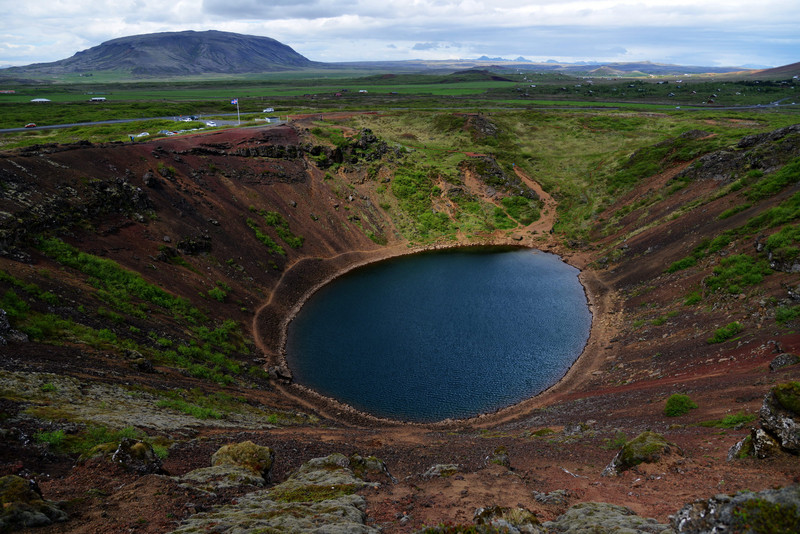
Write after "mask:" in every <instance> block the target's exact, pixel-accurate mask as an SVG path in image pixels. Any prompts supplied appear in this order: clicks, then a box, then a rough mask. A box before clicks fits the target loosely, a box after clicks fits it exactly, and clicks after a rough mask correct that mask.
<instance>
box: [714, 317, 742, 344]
mask: <svg viewBox="0 0 800 534" xmlns="http://www.w3.org/2000/svg"><path fill="white" fill-rule="evenodd" d="M742 330H744V327H743V326H742V324H741V323H739V322H738V321H734V322H732V323H728V324H726V325H725V326H723V327H721V328H717V329H716V330H714V334H713V335H712V336H711V337H710V338H708V339H707V340H706V342H707V343H708V344H710V345H713V344H715V343H724V342H725V341H728V340H729V339H731V338H733V337H734V336H736V335H737V334H738V333H739V332H741V331H742Z"/></svg>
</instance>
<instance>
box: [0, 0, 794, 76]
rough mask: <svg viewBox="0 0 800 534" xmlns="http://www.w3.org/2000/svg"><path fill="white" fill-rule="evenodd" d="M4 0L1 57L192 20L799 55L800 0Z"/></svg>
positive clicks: (661, 58)
mask: <svg viewBox="0 0 800 534" xmlns="http://www.w3.org/2000/svg"><path fill="white" fill-rule="evenodd" d="M0 9H2V12H3V17H2V18H0V65H8V64H29V63H34V62H45V61H55V60H58V59H63V58H66V57H69V56H71V55H73V54H74V53H76V52H78V51H80V50H84V49H86V48H90V47H92V46H96V45H98V44H100V43H102V42H104V41H107V40H110V39H114V38H117V37H123V36H127V35H135V34H142V33H152V32H163V31H181V30H190V29H191V30H198V31H200V30H209V29H216V30H223V31H232V32H238V33H246V34H252V35H263V36H268V37H272V38H274V39H277V40H279V41H281V42H283V43H285V44H287V45H289V46H291V47H292V48H294V49H295V50H296V51H297V52H299V53H301V54H303V55H305V56H306V57H308V58H309V59H312V60H318V61H360V60H383V59H387V60H388V59H392V60H397V59H411V58H423V59H451V58H459V57H477V56H479V55H482V54H486V55H490V56H503V57H509V58H511V57H517V56H524V57H527V58H529V59H548V58H554V59H561V60H564V61H570V60H590V59H597V60H606V61H611V60H620V61H623V60H645V59H646V60H651V61H658V62H681V63H691V64H695V65H697V64H704V65H721V64H730V61H734V60H735V61H737V64H738V63H760V64H769V65H779V64H786V63H792V62H796V61H798V60H800V57H798V52H797V51H799V50H800V34H798V32H797V29H796V28H797V27H798V25H799V24H798V23H800V2H787V1H786V0H761V1H760V2H758V4H757V5H754V4H752V2H751V1H750V0H726V1H722V0H706V1H705V2H699V1H697V0H566V1H563V0H491V1H490V0H382V1H379V0H270V1H269V2H265V1H264V0H174V1H171V2H164V1H163V0H133V1H131V2H118V1H117V0H95V1H93V2H91V3H86V2H83V1H79V0H40V1H38V2H21V1H19V0H16V1H12V0H0ZM421 44H424V46H420V45H421Z"/></svg>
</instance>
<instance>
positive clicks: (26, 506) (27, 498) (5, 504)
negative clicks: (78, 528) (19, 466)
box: [0, 475, 67, 532]
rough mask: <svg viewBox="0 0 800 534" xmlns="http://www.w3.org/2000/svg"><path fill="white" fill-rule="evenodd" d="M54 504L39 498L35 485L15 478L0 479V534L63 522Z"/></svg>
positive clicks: (13, 476)
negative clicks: (0, 533) (1, 533)
mask: <svg viewBox="0 0 800 534" xmlns="http://www.w3.org/2000/svg"><path fill="white" fill-rule="evenodd" d="M66 519H67V514H66V512H64V511H63V510H62V509H61V508H60V507H59V505H58V504H57V503H54V502H52V501H46V500H44V499H43V498H42V494H41V491H40V490H39V488H38V486H37V485H36V484H35V483H32V482H31V481H29V480H26V479H24V478H22V477H19V476H16V475H8V476H4V477H2V478H0V532H13V531H16V530H21V529H23V528H29V527H44V526H47V525H51V524H53V523H55V522H57V521H66Z"/></svg>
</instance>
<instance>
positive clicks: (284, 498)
mask: <svg viewBox="0 0 800 534" xmlns="http://www.w3.org/2000/svg"><path fill="white" fill-rule="evenodd" d="M357 489H358V486H356V485H355V484H336V485H334V486H329V485H324V486H322V485H316V484H305V485H300V486H287V485H286V484H285V483H284V484H282V485H280V486H276V487H275V488H273V489H272V491H270V493H269V495H270V497H271V498H272V499H273V500H275V501H278V502H321V501H327V500H330V499H337V498H339V497H343V496H345V495H352V494H353V493H355V492H356V490H357Z"/></svg>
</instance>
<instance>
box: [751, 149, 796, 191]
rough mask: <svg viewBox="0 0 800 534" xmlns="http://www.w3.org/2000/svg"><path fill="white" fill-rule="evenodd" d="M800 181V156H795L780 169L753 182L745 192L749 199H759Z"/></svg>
mask: <svg viewBox="0 0 800 534" xmlns="http://www.w3.org/2000/svg"><path fill="white" fill-rule="evenodd" d="M798 181H800V158H795V159H794V160H792V161H791V162H789V163H787V164H786V165H784V166H783V167H781V168H780V169H779V170H777V171H775V172H773V173H770V174H768V175H766V176H765V177H763V178H762V179H761V180H759V181H758V182H756V183H755V184H753V186H752V187H751V188H750V190H749V191H748V192H747V193H746V194H745V196H746V197H747V199H748V200H751V201H758V200H762V199H765V198H769V197H771V196H774V195H776V194H778V193H780V192H781V191H782V190H783V189H784V188H785V187H786V186H788V185H791V184H796V183H797V182H798Z"/></svg>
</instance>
